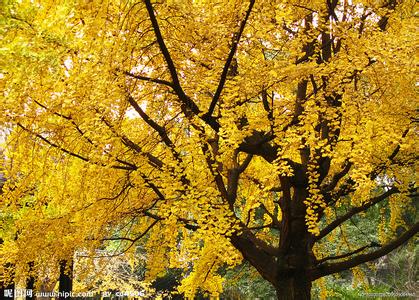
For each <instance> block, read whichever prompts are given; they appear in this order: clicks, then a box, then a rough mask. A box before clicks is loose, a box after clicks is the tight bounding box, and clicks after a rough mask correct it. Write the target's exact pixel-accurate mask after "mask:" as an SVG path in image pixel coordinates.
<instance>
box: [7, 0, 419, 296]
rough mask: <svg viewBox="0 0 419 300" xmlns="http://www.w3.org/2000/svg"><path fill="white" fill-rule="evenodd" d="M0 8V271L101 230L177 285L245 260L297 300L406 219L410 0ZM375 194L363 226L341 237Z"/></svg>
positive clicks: (394, 243)
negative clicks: (174, 272)
mask: <svg viewBox="0 0 419 300" xmlns="http://www.w3.org/2000/svg"><path fill="white" fill-rule="evenodd" d="M0 7H1V20H0V22H1V27H0V32H1V33H0V35H1V40H2V41H1V47H0V51H1V52H0V55H1V56H0V62H1V82H2V83H1V87H2V96H1V103H0V111H1V113H0V122H1V126H2V127H3V129H5V130H7V131H8V132H9V133H8V136H7V141H6V142H5V143H4V145H3V148H4V149H5V152H4V162H3V166H2V168H3V169H2V172H3V173H4V176H5V178H6V179H7V181H6V183H5V185H4V187H3V190H2V195H1V199H2V202H1V219H2V226H1V229H0V230H1V235H2V236H1V238H2V245H1V248H0V253H1V255H0V263H1V265H2V270H1V273H2V274H3V277H7V276H9V277H12V276H13V277H14V278H19V276H21V277H22V278H23V277H24V276H26V275H27V273H28V263H29V262H31V264H32V268H33V269H34V270H37V272H39V273H42V272H47V271H48V270H52V269H53V268H54V266H57V265H58V263H59V262H60V261H63V260H66V259H69V258H71V257H72V256H73V255H74V253H75V252H76V251H89V250H90V251H92V252H93V253H94V251H95V249H99V248H101V247H103V246H104V245H106V244H107V243H109V241H110V240H111V241H119V242H120V249H119V250H120V252H121V253H131V254H130V255H133V254H135V252H134V251H133V249H135V247H133V246H134V245H135V244H136V243H142V245H144V248H145V253H146V256H147V263H148V265H147V273H146V279H147V280H153V279H154V278H156V276H159V275H161V274H162V273H163V272H164V271H165V268H167V267H176V268H184V269H185V271H186V270H187V272H186V274H187V276H185V277H184V279H183V281H182V284H181V286H180V287H179V292H181V293H184V295H185V297H187V298H192V297H193V296H194V295H195V294H196V292H197V291H198V290H202V291H206V292H207V293H209V294H210V295H212V296H213V297H217V296H218V295H219V293H220V292H221V290H222V284H223V278H222V277H221V276H220V274H219V273H218V270H219V268H220V267H224V266H234V265H235V264H238V263H240V262H241V260H242V259H244V260H246V261H248V262H249V263H250V264H251V265H252V266H253V267H254V268H255V269H256V270H257V271H258V272H259V273H260V274H261V276H262V277H263V278H264V279H266V280H267V281H269V282H270V283H271V284H272V285H273V286H274V287H275V289H276V291H277V295H278V299H309V298H310V290H311V286H312V282H313V281H315V280H317V279H319V278H322V277H324V276H327V275H329V274H333V273H337V272H341V271H343V270H348V269H351V268H355V267H357V266H359V265H360V264H363V263H365V262H368V261H372V260H374V259H377V258H379V257H381V256H383V255H385V254H387V253H389V252H391V251H392V250H394V249H395V248H397V247H398V246H400V245H401V244H403V243H405V242H406V241H407V240H409V239H410V238H412V237H413V236H414V235H415V234H416V233H417V232H418V229H419V224H418V223H413V224H407V223H404V222H403V220H404V218H403V213H404V212H405V211H407V210H409V209H410V208H411V204H410V202H411V195H412V193H415V192H416V191H417V186H416V173H415V169H416V168H417V165H416V158H417V144H418V141H417V132H418V128H417V120H418V117H417V104H418V103H417V101H416V100H415V99H416V98H417V94H416V85H417V77H416V75H417V74H416V69H415V68H416V65H415V56H416V53H417V51H416V50H417V43H416V40H417V35H416V28H417V25H418V24H417V20H416V19H417V18H415V15H416V13H417V11H416V6H415V1H410V0H406V1H398V0H383V1H380V0H378V1H368V0H352V1H350V0H342V1H340V0H322V1H320V0H312V1H294V0H278V1H273V0H272V1H271V0H266V1H255V0H249V1H239V0H232V1H203V0H202V1H200V0H196V1H194V0H178V1H173V0H172V1H157V2H156V1H150V0H144V1H131V0H120V1H106V0H102V1H99V0H78V1H77V0H75V1H65V0H55V1H52V0H32V1H29V0H20V1H12V0H9V1H2V3H1V4H0ZM376 206H379V207H380V208H383V209H381V211H382V216H383V218H382V222H380V226H379V228H377V231H379V233H380V241H377V242H375V243H371V244H360V243H359V244H357V243H356V242H353V243H350V244H348V243H345V241H346V238H344V237H345V236H346V235H348V234H350V233H349V232H348V230H347V227H346V224H347V223H348V222H350V221H351V220H352V219H353V218H354V217H366V216H367V215H368V213H369V211H370V209H371V208H373V207H376ZM386 207H388V209H389V210H391V220H386V219H385V218H384V216H385V209H386ZM389 228H390V229H389ZM396 229H397V230H396ZM400 229H402V230H400ZM336 243H337V244H339V243H340V245H341V246H339V247H336V248H334V249H331V247H327V246H328V245H330V244H334V245H335V244H336ZM11 266H12V267H11ZM191 266H192V269H190V268H191Z"/></svg>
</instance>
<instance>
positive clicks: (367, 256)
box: [310, 222, 419, 280]
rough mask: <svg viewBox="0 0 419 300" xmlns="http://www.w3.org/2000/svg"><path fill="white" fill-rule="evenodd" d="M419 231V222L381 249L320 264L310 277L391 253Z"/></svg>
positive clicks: (337, 270) (331, 272)
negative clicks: (332, 262) (340, 260)
mask: <svg viewBox="0 0 419 300" xmlns="http://www.w3.org/2000/svg"><path fill="white" fill-rule="evenodd" d="M418 232H419V222H418V223H416V224H415V225H413V226H412V227H411V228H410V229H408V230H407V231H405V232H404V233H403V234H402V235H401V236H399V237H398V238H396V239H394V240H393V241H391V242H390V243H388V244H386V245H384V246H383V247H381V248H380V249H378V250H376V251H373V252H370V253H367V254H360V255H357V256H355V257H352V258H350V259H348V260H346V261H343V262H338V263H334V264H326V265H320V266H318V267H317V268H315V269H314V270H313V271H312V273H311V274H310V279H311V280H315V279H318V278H320V277H323V276H326V275H330V274H333V273H337V272H341V271H344V270H348V269H350V268H353V267H356V266H358V265H360V264H363V263H366V262H368V261H372V260H375V259H377V258H380V257H381V256H384V255H386V254H388V253H390V252H391V251H393V250H394V249H396V248H397V247H399V246H401V245H402V244H404V243H405V242H407V241H408V240H409V239H410V238H412V237H414V236H415V235H416V234H417V233H418Z"/></svg>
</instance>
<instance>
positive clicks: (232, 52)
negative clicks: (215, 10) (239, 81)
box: [206, 0, 255, 116]
mask: <svg viewBox="0 0 419 300" xmlns="http://www.w3.org/2000/svg"><path fill="white" fill-rule="evenodd" d="M254 4H255V0H250V3H249V8H248V9H247V11H246V15H245V17H244V19H243V21H242V22H241V24H240V28H239V31H238V32H237V33H236V34H234V39H233V45H232V46H231V49H230V53H229V54H228V57H227V61H226V63H225V64H224V68H223V72H222V73H221V77H220V81H219V82H218V87H217V90H216V91H215V93H214V97H213V98H212V101H211V104H210V107H209V109H208V112H207V113H206V114H207V115H208V116H211V115H212V113H213V112H214V109H215V105H216V104H217V102H218V99H219V98H220V95H221V92H222V90H223V88H224V84H225V82H226V80H227V74H228V70H229V68H230V65H231V62H232V61H233V58H234V55H235V53H236V50H237V45H238V44H239V42H240V38H241V36H242V34H243V31H244V27H245V26H246V23H247V20H248V19H249V16H250V12H251V11H252V8H253V5H254Z"/></svg>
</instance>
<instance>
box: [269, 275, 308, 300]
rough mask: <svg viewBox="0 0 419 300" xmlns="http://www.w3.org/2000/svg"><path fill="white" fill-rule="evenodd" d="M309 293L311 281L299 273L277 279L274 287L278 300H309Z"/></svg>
mask: <svg viewBox="0 0 419 300" xmlns="http://www.w3.org/2000/svg"><path fill="white" fill-rule="evenodd" d="M310 291H311V281H310V280H307V277H306V276H305V274H301V273H296V274H295V275H294V276H288V277H287V278H281V279H279V282H278V285H277V287H276V295H277V297H278V300H309V299H311V298H310Z"/></svg>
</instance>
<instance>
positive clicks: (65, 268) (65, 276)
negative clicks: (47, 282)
mask: <svg viewBox="0 0 419 300" xmlns="http://www.w3.org/2000/svg"><path fill="white" fill-rule="evenodd" d="M72 289H73V262H72V261H67V260H62V261H61V262H60V278H59V284H58V291H59V295H60V296H59V299H60V300H64V299H67V300H68V299H71V297H70V294H71V291H72Z"/></svg>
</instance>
